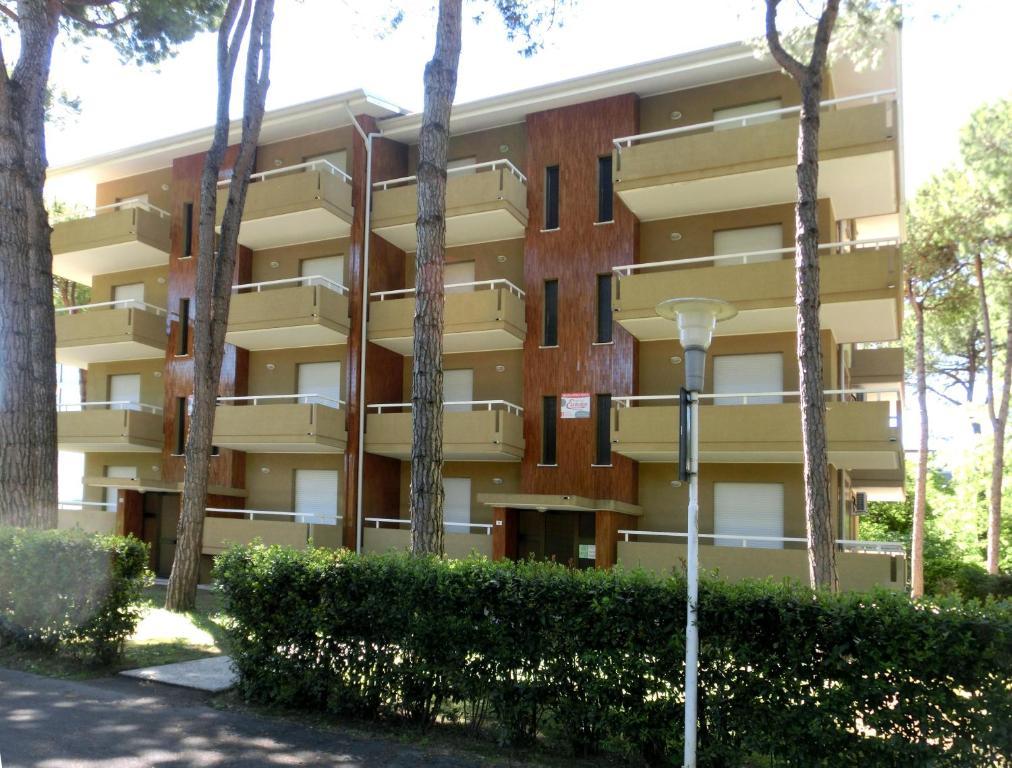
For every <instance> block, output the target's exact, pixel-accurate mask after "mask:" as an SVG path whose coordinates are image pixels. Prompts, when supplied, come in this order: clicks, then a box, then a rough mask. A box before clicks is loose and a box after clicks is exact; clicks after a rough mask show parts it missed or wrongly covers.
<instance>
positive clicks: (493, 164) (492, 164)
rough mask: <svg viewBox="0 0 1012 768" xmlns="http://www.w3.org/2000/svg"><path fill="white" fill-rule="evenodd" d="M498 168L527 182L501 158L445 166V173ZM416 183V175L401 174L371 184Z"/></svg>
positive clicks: (400, 184)
mask: <svg viewBox="0 0 1012 768" xmlns="http://www.w3.org/2000/svg"><path fill="white" fill-rule="evenodd" d="M500 168H505V169H506V170H507V171H509V172H510V174H511V175H513V176H515V177H516V178H517V179H519V180H520V183H521V184H527V177H526V176H524V175H523V174H522V173H521V172H520V169H519V168H517V167H516V166H515V165H513V163H511V162H510V161H509V160H507V159H505V158H503V159H501V160H491V161H489V162H486V163H474V164H472V165H462V166H460V167H458V168H447V169H446V175H447V176H454V175H458V174H469V173H477V172H479V171H495V170H498V169H500ZM416 183H418V177H417V176H401V177H400V178H397V179H388V180H387V181H377V182H375V183H374V184H373V185H372V186H373V189H390V188H391V187H403V186H405V185H408V184H416Z"/></svg>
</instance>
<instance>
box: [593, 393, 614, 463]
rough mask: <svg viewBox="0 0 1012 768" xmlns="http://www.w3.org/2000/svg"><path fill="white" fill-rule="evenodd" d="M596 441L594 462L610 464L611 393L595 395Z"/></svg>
mask: <svg viewBox="0 0 1012 768" xmlns="http://www.w3.org/2000/svg"><path fill="white" fill-rule="evenodd" d="M595 416H596V420H597V441H596V448H595V451H594V463H595V464H597V465H598V466H608V465H609V464H611V395H598V396H597V413H596V414H595Z"/></svg>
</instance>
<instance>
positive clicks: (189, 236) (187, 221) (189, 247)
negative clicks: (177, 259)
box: [183, 203, 193, 258]
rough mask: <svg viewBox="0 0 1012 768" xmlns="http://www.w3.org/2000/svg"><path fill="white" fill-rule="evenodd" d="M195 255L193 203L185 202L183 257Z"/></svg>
mask: <svg viewBox="0 0 1012 768" xmlns="http://www.w3.org/2000/svg"><path fill="white" fill-rule="evenodd" d="M192 255H193V203H183V257H184V258H185V257H189V256H192Z"/></svg>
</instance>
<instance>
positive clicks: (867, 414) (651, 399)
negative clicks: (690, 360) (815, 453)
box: [611, 390, 903, 470]
mask: <svg viewBox="0 0 1012 768" xmlns="http://www.w3.org/2000/svg"><path fill="white" fill-rule="evenodd" d="M867 394H868V393H867V391H866V390H830V391H827V392H826V399H827V401H829V402H827V404H826V433H827V438H828V442H829V461H830V463H831V464H833V465H835V466H837V467H839V468H841V469H851V470H853V469H860V470H896V469H897V468H899V467H902V466H903V445H902V443H901V441H900V437H901V429H900V426H899V421H898V416H896V415H894V405H893V404H892V403H890V402H888V401H885V400H883V401H881V402H865V401H857V400H853V399H850V398H853V397H858V396H866V395H867ZM876 394H884V393H876ZM797 395H798V393H797V392H764V393H751V394H737V395H731V394H727V395H724V394H721V395H712V394H702V395H700V400H701V402H702V403H707V402H709V403H714V402H715V401H718V400H722V399H731V400H732V401H733V402H734V401H743V402H742V404H735V405H703V406H702V407H701V408H700V414H699V430H700V431H699V453H700V460H701V461H702V462H703V463H710V462H724V463H777V464H798V463H800V462H801V460H802V450H801V413H800V411H799V407H798V404H797V402H793V403H787V402H785V403H769V398H770V397H771V396H772V397H782V398H787V397H797ZM836 397H844V398H848V399H846V400H833V398H836ZM749 398H762V400H761V401H760V403H758V404H757V403H749V402H748V399H749ZM763 401H765V402H763ZM677 402H678V396H677V395H671V396H667V395H646V396H641V397H616V398H614V403H615V405H616V407H615V408H613V409H612V433H611V441H612V450H613V451H615V452H616V453H619V454H621V455H623V456H627V457H629V458H630V459H634V460H636V461H643V462H674V461H677V459H678V427H679V423H678V405H677ZM661 403H667V404H664V405H662V404H661ZM633 406H635V407H633Z"/></svg>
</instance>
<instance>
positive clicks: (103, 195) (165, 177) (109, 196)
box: [95, 168, 172, 211]
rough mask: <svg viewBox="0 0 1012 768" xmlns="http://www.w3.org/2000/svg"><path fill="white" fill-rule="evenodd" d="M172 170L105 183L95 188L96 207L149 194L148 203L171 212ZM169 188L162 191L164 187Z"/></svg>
mask: <svg viewBox="0 0 1012 768" xmlns="http://www.w3.org/2000/svg"><path fill="white" fill-rule="evenodd" d="M171 185H172V168H160V169H158V170H157V171H151V172H149V173H140V174H137V175H136V176H127V177H124V178H122V179H114V180H112V181H106V182H103V183H101V184H99V185H97V186H96V187H95V205H109V204H110V203H115V202H118V201H120V200H124V199H126V198H128V197H136V196H138V195H143V194H147V196H148V202H149V203H151V204H152V205H154V206H156V207H158V208H161V209H162V210H163V211H167V210H169V207H170V206H171V200H172V197H171V196H172V189H171ZM163 186H165V187H168V188H167V189H162V187H163Z"/></svg>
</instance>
